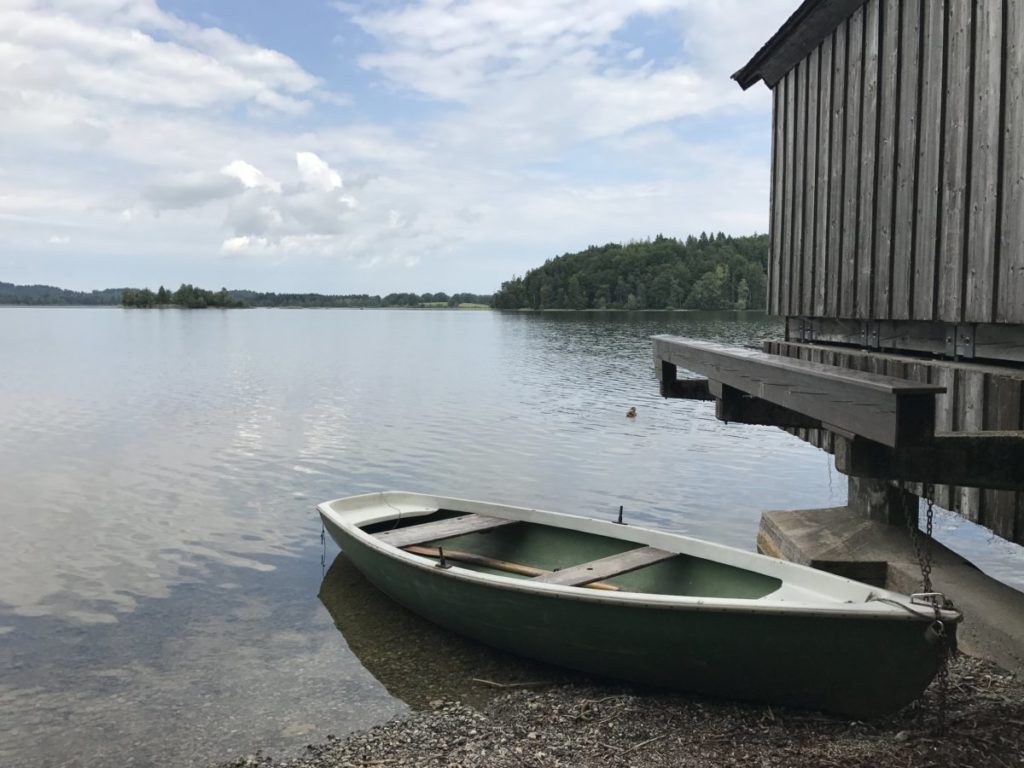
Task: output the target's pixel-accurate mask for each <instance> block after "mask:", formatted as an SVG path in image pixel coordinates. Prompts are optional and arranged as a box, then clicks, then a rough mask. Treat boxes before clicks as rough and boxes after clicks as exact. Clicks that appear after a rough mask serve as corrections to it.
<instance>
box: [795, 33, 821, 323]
mask: <svg viewBox="0 0 1024 768" xmlns="http://www.w3.org/2000/svg"><path fill="white" fill-rule="evenodd" d="M807 64H808V67H807V111H806V115H805V118H806V131H807V133H806V136H807V138H806V148H807V153H806V156H805V159H804V182H803V183H804V234H803V261H802V264H801V267H800V272H801V274H800V296H799V297H798V298H797V300H796V302H795V308H796V309H799V308H800V307H809V306H812V305H813V304H814V286H815V278H816V276H817V273H816V271H815V270H816V265H815V258H816V253H817V248H816V246H815V242H814V239H815V236H816V232H817V216H818V188H817V183H818V110H819V105H818V100H819V96H820V88H819V85H818V67H819V64H820V55H819V52H818V51H817V50H814V51H811V55H810V56H808V57H807Z"/></svg>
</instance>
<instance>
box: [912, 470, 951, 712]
mask: <svg viewBox="0 0 1024 768" xmlns="http://www.w3.org/2000/svg"><path fill="white" fill-rule="evenodd" d="M924 491H925V493H924V499H925V501H926V502H927V503H928V506H927V508H926V510H925V527H924V531H925V537H924V545H923V548H922V544H921V531H920V527H919V526H920V521H919V519H918V516H917V514H916V513H915V514H911V513H910V512H909V511H908V513H907V527H908V528H909V529H910V539H911V541H912V542H913V543H914V552H915V554H916V555H917V562H918V565H920V567H921V591H922V592H923V595H922V596H921V597H922V598H925V599H927V600H928V602H929V603H930V604H931V607H932V610H933V611H934V612H935V620H934V621H933V622H932V624H931V626H929V628H928V630H927V631H928V636H929V637H930V638H932V639H933V641H934V642H936V643H938V645H939V654H940V655H939V669H938V671H937V672H936V677H938V679H939V698H938V704H937V709H938V711H937V713H936V719H937V720H938V724H937V727H938V729H939V730H940V731H941V730H943V729H944V728H945V726H946V699H947V693H948V690H949V657H950V654H951V651H952V647H951V646H950V643H949V635H948V634H947V632H946V625H945V623H944V622H943V621H942V609H943V608H950V609H952V608H953V604H952V602H950V601H949V600H948V599H947V598H946V596H945V595H942V594H939V593H937V592H934V591H933V590H932V538H933V533H934V529H935V501H934V500H933V499H932V488H931V486H930V485H929V486H925V487H924Z"/></svg>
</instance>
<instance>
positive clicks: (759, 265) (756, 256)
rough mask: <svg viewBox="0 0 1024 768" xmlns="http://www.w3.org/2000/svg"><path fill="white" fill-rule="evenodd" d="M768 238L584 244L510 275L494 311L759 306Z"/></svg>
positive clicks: (709, 237)
mask: <svg viewBox="0 0 1024 768" xmlns="http://www.w3.org/2000/svg"><path fill="white" fill-rule="evenodd" d="M767 265H768V236H767V235H752V236H748V237H726V236H725V235H724V234H722V233H721V232H719V233H718V234H717V235H708V234H707V233H706V232H702V233H701V235H700V237H699V238H697V237H693V236H691V237H688V238H687V239H686V240H685V241H680V240H676V239H674V238H668V237H662V236H661V235H658V236H657V237H656V238H654V239H653V240H643V241H639V242H631V243H628V244H626V245H620V244H618V243H609V244H608V245H602V246H591V247H590V248H587V249H586V250H585V251H580V252H579V253H567V254H564V255H562V256H558V257H556V258H554V259H549V260H548V261H547V262H545V263H544V265H543V266H540V267H537V268H536V269H532V270H530V271H529V272H527V273H526V274H525V275H524V276H523V277H513V278H512V279H511V280H508V281H506V282H504V283H502V285H501V290H499V291H498V292H497V293H496V294H495V295H494V305H493V306H494V307H495V308H496V309H763V308H764V306H765V298H766V279H765V274H766V272H767Z"/></svg>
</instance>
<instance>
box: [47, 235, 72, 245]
mask: <svg viewBox="0 0 1024 768" xmlns="http://www.w3.org/2000/svg"><path fill="white" fill-rule="evenodd" d="M47 242H48V243H50V245H67V244H68V243H70V242H71V238H70V237H68V236H67V235H50V239H49V240H47Z"/></svg>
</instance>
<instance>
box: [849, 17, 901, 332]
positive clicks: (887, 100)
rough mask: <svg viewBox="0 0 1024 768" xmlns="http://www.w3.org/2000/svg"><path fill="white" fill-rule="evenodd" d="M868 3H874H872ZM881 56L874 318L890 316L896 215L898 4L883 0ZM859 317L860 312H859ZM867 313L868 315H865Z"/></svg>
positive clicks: (898, 60) (873, 292)
mask: <svg viewBox="0 0 1024 768" xmlns="http://www.w3.org/2000/svg"><path fill="white" fill-rule="evenodd" d="M869 5H875V3H874V2H872V3H869ZM879 5H880V10H881V14H880V21H881V27H882V43H881V45H882V55H881V58H880V59H879V69H878V78H879V83H880V87H879V104H878V113H879V116H878V136H877V142H878V184H877V186H876V187H875V189H874V190H873V194H874V196H875V216H876V218H877V220H878V227H877V229H876V232H875V243H874V260H875V275H874V280H873V282H872V286H871V287H870V288H869V289H868V290H870V291H871V293H872V294H873V296H874V301H873V304H874V308H873V310H872V311H873V312H874V313H875V316H877V317H892V256H893V253H892V245H893V236H892V231H893V217H894V215H895V205H894V203H895V200H896V195H895V178H896V111H897V107H898V105H899V100H898V95H899V73H900V3H899V0H883V1H882V2H881V3H880V4H879ZM858 316H860V315H858ZM868 316H870V315H868Z"/></svg>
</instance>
